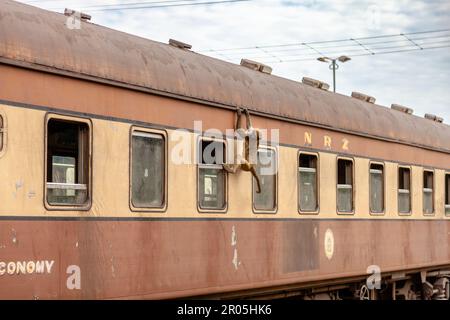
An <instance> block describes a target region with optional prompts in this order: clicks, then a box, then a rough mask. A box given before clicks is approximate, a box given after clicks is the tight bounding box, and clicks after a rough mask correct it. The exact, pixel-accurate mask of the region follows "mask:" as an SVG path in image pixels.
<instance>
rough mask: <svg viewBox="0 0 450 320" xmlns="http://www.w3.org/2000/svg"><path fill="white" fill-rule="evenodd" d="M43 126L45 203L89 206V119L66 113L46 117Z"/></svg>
mask: <svg viewBox="0 0 450 320" xmlns="http://www.w3.org/2000/svg"><path fill="white" fill-rule="evenodd" d="M46 130H47V135H46V179H47V181H46V200H47V204H48V205H49V206H51V207H53V208H54V207H63V209H64V208H67V207H86V206H88V205H89V204H90V165H91V164H90V154H91V146H90V141H91V139H90V122H88V121H87V120H84V121H81V120H80V121H77V120H74V119H72V118H67V117H49V118H47V125H46ZM78 209H79V208H77V210H78ZM81 209H83V208H81Z"/></svg>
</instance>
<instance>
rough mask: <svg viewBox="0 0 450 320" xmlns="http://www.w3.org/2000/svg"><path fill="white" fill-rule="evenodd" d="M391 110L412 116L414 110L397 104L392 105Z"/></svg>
mask: <svg viewBox="0 0 450 320" xmlns="http://www.w3.org/2000/svg"><path fill="white" fill-rule="evenodd" d="M391 109H393V110H397V111H400V112H404V113H407V114H413V113H414V110H413V109H411V108H408V107H404V106H401V105H399V104H393V105H391Z"/></svg>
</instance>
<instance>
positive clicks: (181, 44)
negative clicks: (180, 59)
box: [169, 39, 192, 50]
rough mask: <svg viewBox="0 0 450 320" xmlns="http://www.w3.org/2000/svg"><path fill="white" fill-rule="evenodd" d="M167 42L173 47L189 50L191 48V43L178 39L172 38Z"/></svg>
mask: <svg viewBox="0 0 450 320" xmlns="http://www.w3.org/2000/svg"><path fill="white" fill-rule="evenodd" d="M169 44H170V45H171V46H173V47H176V48H179V49H183V50H191V49H192V45H190V44H187V43H184V42H181V41H178V40H174V39H169Z"/></svg>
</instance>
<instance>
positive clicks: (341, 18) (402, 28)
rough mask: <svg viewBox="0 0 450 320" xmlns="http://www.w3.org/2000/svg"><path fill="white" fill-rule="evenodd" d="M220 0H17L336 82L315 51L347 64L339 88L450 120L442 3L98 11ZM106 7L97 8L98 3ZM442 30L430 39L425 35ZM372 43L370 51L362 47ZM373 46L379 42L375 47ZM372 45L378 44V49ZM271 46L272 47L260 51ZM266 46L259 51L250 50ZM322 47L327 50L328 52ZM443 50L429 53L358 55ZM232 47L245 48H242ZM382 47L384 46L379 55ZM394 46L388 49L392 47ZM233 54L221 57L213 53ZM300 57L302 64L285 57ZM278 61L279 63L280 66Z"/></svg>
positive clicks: (311, 1)
mask: <svg viewBox="0 0 450 320" xmlns="http://www.w3.org/2000/svg"><path fill="white" fill-rule="evenodd" d="M212 1H219V0H209V1H207V0H186V1H184V2H183V1H174V0H165V1H161V0H160V1H156V0H142V1H139V0H39V1H36V0H23V1H21V2H25V3H29V4H32V5H36V6H39V7H42V8H46V9H51V10H54V11H58V12H62V11H63V10H64V8H65V7H68V8H71V9H75V10H81V11H83V12H86V13H89V14H91V15H92V16H93V18H92V22H94V23H97V24H101V25H105V26H108V27H110V28H113V29H117V30H121V31H124V32H128V33H132V34H135V35H139V36H142V37H145V38H149V39H153V40H157V41H161V42H167V41H168V39H169V38H173V39H177V40H180V41H183V42H186V43H189V44H192V45H193V50H194V51H197V52H202V53H204V54H208V55H212V56H214V57H218V58H220V59H224V60H228V61H232V62H235V63H239V61H240V59H241V58H252V59H253V60H257V61H260V62H264V63H267V64H269V65H270V66H272V67H273V73H274V74H276V75H279V76H282V77H286V78H289V79H293V80H297V81H301V79H302V77H304V76H307V77H311V78H315V79H320V80H322V81H325V82H327V83H329V84H330V85H332V73H331V71H330V70H329V69H328V66H327V65H326V64H325V63H321V62H319V61H317V60H315V59H316V58H317V57H319V56H320V54H319V53H318V52H317V51H319V52H320V53H321V54H323V55H327V56H332V57H338V56H340V55H342V54H345V55H348V56H350V57H351V58H352V60H351V61H349V62H347V63H345V64H341V65H340V68H339V70H338V71H337V92H339V93H342V94H345V95H350V94H351V92H352V91H358V92H363V93H366V94H368V95H371V96H374V97H376V98H377V104H380V105H384V106H390V105H391V104H392V103H397V104H401V105H405V106H408V107H411V108H413V109H414V110H415V114H416V115H419V116H423V115H424V113H434V114H437V115H440V116H442V117H444V119H445V122H446V123H447V124H448V123H450V47H449V46H450V1H448V0H395V1H387V0H386V1H361V0H359V1H357V0H335V1H324V0H303V1H301V0H252V1H244V2H234V3H222V4H214V5H195V6H173V7H165V8H145V9H144V8H140V9H134V10H106V11H105V10H98V9H105V8H109V9H111V8H114V7H104V5H112V4H123V3H129V4H131V3H142V2H145V3H147V4H146V6H149V5H151V6H155V5H161V4H165V5H167V4H180V3H187V2H190V3H193V2H212ZM94 5H102V6H103V7H94ZM436 30H447V31H440V32H435V33H418V34H411V33H417V32H423V31H436ZM401 33H404V34H411V35H407V37H408V38H410V39H419V40H414V42H415V43H416V44H417V45H414V44H412V43H411V42H409V41H408V40H407V39H406V38H405V37H402V36H398V37H382V38H375V39H367V40H357V41H358V42H360V43H362V44H364V46H365V47H366V48H362V47H361V46H359V45H358V44H357V43H356V42H355V41H347V42H329V43H324V44H316V45H313V47H315V48H316V50H317V51H314V50H312V49H308V48H306V47H305V46H302V45H290V46H280V47H276V46H277V45H284V44H301V43H309V42H320V41H327V40H339V39H350V38H353V39H355V38H357V39H358V38H361V37H372V36H380V35H399V34H401ZM368 43H370V44H371V45H366V44H368ZM372 43H375V44H373V45H372ZM377 43H378V44H377ZM267 45H274V47H265V48H264V46H267ZM257 46H258V47H261V46H262V47H263V48H259V49H258V48H255V47H257ZM325 47H328V48H325ZM418 47H423V48H427V47H442V48H437V49H431V50H417V51H406V52H401V53H393V54H375V55H367V56H357V55H358V54H364V53H368V52H388V51H397V50H409V49H418ZM236 48H250V49H239V50H237V49H236ZM377 48H387V49H377ZM389 48H392V49H389ZM213 49H214V50H217V49H233V50H226V51H210V50H213ZM290 60H300V61H290ZM281 61H282V62H281Z"/></svg>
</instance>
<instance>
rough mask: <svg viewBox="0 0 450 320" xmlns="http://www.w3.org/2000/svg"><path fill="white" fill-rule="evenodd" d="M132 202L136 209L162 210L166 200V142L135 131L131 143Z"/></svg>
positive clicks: (161, 138)
mask: <svg viewBox="0 0 450 320" xmlns="http://www.w3.org/2000/svg"><path fill="white" fill-rule="evenodd" d="M131 159H132V164H131V175H132V180H131V202H132V204H133V206H134V207H136V208H160V207H163V206H164V203H165V198H164V193H165V161H166V160H165V140H164V136H163V135H160V134H153V133H148V132H140V131H134V132H133V134H132V143H131Z"/></svg>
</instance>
